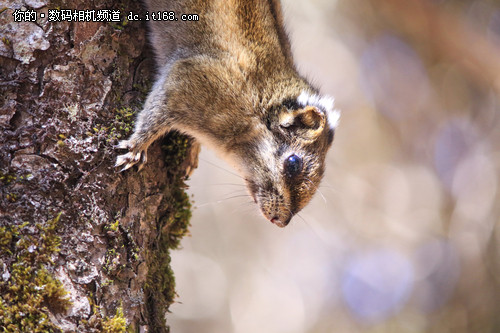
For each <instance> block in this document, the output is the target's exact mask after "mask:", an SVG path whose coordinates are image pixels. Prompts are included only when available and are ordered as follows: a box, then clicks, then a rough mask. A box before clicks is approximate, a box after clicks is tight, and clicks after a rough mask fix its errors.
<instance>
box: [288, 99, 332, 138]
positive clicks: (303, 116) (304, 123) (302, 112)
mask: <svg viewBox="0 0 500 333" xmlns="http://www.w3.org/2000/svg"><path fill="white" fill-rule="evenodd" d="M279 123H280V126H281V127H285V128H288V127H298V128H299V129H301V130H304V131H305V133H304V135H305V136H307V137H309V138H311V139H314V138H316V137H317V136H318V135H319V134H320V133H321V131H322V130H323V128H324V127H325V123H326V117H325V114H324V113H323V112H321V111H320V110H319V109H318V108H316V107H314V106H306V107H304V108H301V109H297V110H294V111H291V112H290V111H284V112H281V114H280V116H279Z"/></svg>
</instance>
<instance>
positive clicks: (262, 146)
mask: <svg viewBox="0 0 500 333" xmlns="http://www.w3.org/2000/svg"><path fill="white" fill-rule="evenodd" d="M145 4H146V10H148V11H149V12H161V11H167V10H168V11H169V12H174V13H176V15H177V13H190V14H193V13H196V14H197V15H198V17H199V20H198V21H175V20H170V21H159V20H158V21H149V29H150V41H151V44H152V45H153V49H154V51H155V55H156V63H157V66H158V75H157V78H156V81H155V83H154V85H153V87H152V90H151V92H150V93H149V95H148V97H147V98H146V101H145V103H144V107H143V109H142V111H141V112H140V113H139V114H138V116H137V120H136V124H135V128H134V132H133V134H132V135H131V136H130V138H129V139H128V140H123V141H121V142H120V143H119V144H118V148H120V149H127V150H128V153H126V154H124V155H120V156H118V158H117V161H116V166H123V169H122V170H126V169H128V168H130V167H131V166H133V165H135V164H139V165H140V167H142V164H143V163H145V162H146V160H147V155H146V152H147V149H148V147H149V145H150V144H151V143H152V142H153V141H155V140H156V139H158V138H159V137H161V136H162V135H164V134H165V133H166V132H168V131H170V130H177V131H179V132H181V133H185V134H187V135H189V136H191V137H193V138H195V139H196V140H198V141H199V142H200V143H202V145H205V146H208V147H210V148H212V149H214V150H215V151H216V152H217V153H218V154H219V155H220V156H221V157H222V158H225V159H226V160H228V161H229V162H230V163H231V164H232V165H233V166H234V167H235V168H236V170H238V172H239V173H240V174H241V175H242V176H243V178H244V179H245V182H246V185H247V188H248V191H249V193H250V195H251V196H252V198H253V200H254V201H255V203H256V204H257V205H258V206H259V208H260V210H261V212H262V214H263V215H264V217H265V218H267V219H268V220H270V221H271V222H272V223H274V224H276V225H277V226H279V227H285V226H286V225H288V223H289V222H290V220H291V218H292V217H293V216H294V215H295V214H296V213H297V212H299V211H300V210H301V209H302V208H303V207H304V206H305V205H306V204H307V203H308V202H309V201H310V200H311V198H312V196H313V195H314V193H315V192H316V189H317V188H318V186H319V183H320V180H321V178H322V177H323V173H324V169H325V155H326V153H327V150H328V149H329V147H330V146H331V144H332V141H333V137H334V131H335V128H336V127H337V124H338V121H339V118H340V113H339V111H337V110H335V109H334V100H333V98H331V97H328V96H322V95H320V94H319V91H318V89H317V88H315V87H313V86H312V85H311V84H310V83H309V82H308V81H307V80H306V79H305V78H303V77H302V76H301V75H299V74H298V72H297V70H296V68H295V65H294V62H293V58H292V52H291V47H290V42H289V39H288V36H287V34H286V32H285V29H284V24H283V16H282V11H281V4H280V2H279V0H146V1H145Z"/></svg>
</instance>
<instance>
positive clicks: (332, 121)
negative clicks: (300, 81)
mask: <svg viewBox="0 0 500 333" xmlns="http://www.w3.org/2000/svg"><path fill="white" fill-rule="evenodd" d="M297 102H298V103H299V104H300V105H301V106H302V107H306V106H308V105H310V106H315V107H317V108H319V109H320V110H325V111H326V118H327V120H328V124H329V125H330V128H331V129H332V130H333V129H335V128H337V126H338V124H339V120H340V111H339V110H336V109H334V105H335V99H334V98H333V97H330V96H319V95H317V94H312V95H311V94H309V93H307V92H305V91H302V92H301V93H300V95H299V97H297Z"/></svg>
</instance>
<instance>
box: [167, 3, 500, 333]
mask: <svg viewBox="0 0 500 333" xmlns="http://www.w3.org/2000/svg"><path fill="white" fill-rule="evenodd" d="M283 7H284V9H285V20H286V23H287V27H288V30H289V32H290V36H291V40H292V46H293V53H294V55H295V60H296V63H297V67H298V69H299V71H300V72H301V73H302V74H303V75H304V76H306V77H307V78H309V79H310V80H311V81H312V82H314V83H315V84H316V85H317V86H319V87H321V90H322V92H323V93H327V94H330V95H332V96H334V97H335V100H336V106H337V107H338V108H339V109H341V110H342V118H341V123H340V126H339V128H338V131H337V132H336V135H335V142H334V146H333V148H332V150H331V151H330V152H329V154H328V156H327V162H326V163H327V170H326V174H325V178H324V180H323V182H322V184H321V186H320V188H319V191H320V192H321V193H318V194H317V195H316V196H315V198H314V199H313V200H312V202H311V203H310V204H309V205H308V206H307V207H306V208H305V209H304V210H303V211H302V212H300V214H299V216H296V217H295V218H294V219H293V220H292V223H291V224H290V225H289V226H288V227H287V228H285V229H279V228H276V227H275V226H274V225H272V224H271V223H269V222H267V221H266V220H264V219H263V218H262V217H261V215H260V213H259V212H258V210H257V208H256V207H255V205H254V204H253V202H252V200H251V198H250V197H248V196H247V195H246V189H245V186H244V183H243V180H242V179H240V178H239V177H237V176H235V175H234V174H233V169H232V168H231V167H230V166H229V165H227V164H225V163H224V162H223V161H222V160H220V159H218V158H217V157H216V156H215V155H214V154H213V153H212V152H210V151H208V150H206V149H204V150H202V154H201V157H200V166H199V168H198V169H197V170H195V172H194V174H193V177H192V179H191V180H190V186H191V188H190V191H191V193H193V195H194V201H195V206H196V207H198V208H196V209H195V211H194V216H193V219H192V227H191V233H192V237H189V238H186V239H184V240H183V242H182V246H183V249H182V250H181V251H178V252H175V253H173V255H172V256H173V262H172V265H173V269H174V271H175V272H176V278H177V286H178V288H177V292H178V294H179V298H178V302H179V303H178V304H175V305H174V306H173V307H172V308H171V311H172V313H169V314H168V315H167V320H168V322H169V324H170V325H171V327H172V329H171V331H172V332H186V333H189V332H193V333H194V332H196V333H198V332H204V333H205V332H208V333H210V332H214V333H215V332H217V333H218V332H228V333H246V332H252V333H253V332H260V333H280V332H283V333H284V332H287V333H294V332H297V333H323V332H325V333H326V332H327V333H337V332H339V333H344V332H349V333H358V332H359V333H367V332H370V333H371V332H384V333H391V332H394V333H406V332H408V333H420V332H431V333H432V332H436V333H442V332H454V333H455V332H457V333H462V332H463V333H468V332H500V317H499V316H498V309H500V194H499V185H500V96H499V95H500V56H499V55H500V3H498V1H486V0H474V1H459V0H439V1H436V0H336V1H331V0H284V1H283ZM226 170H229V172H228V171H226Z"/></svg>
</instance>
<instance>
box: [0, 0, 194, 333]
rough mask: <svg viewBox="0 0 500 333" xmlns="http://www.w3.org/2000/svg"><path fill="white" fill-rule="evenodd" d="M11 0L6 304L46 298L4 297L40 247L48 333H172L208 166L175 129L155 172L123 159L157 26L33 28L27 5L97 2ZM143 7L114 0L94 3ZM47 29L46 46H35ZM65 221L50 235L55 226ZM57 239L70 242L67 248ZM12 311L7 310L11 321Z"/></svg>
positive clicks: (1, 53)
mask: <svg viewBox="0 0 500 333" xmlns="http://www.w3.org/2000/svg"><path fill="white" fill-rule="evenodd" d="M7 5H8V7H7V8H6V9H5V10H3V11H1V12H0V26H1V28H0V37H1V38H0V44H1V45H0V96H2V98H0V242H1V245H0V246H2V251H0V273H1V274H0V275H1V276H0V282H1V283H2V285H1V288H3V289H2V293H1V296H0V297H2V300H1V301H2V303H1V304H3V305H2V309H7V307H6V306H4V305H5V304H10V305H9V307H10V306H19V305H20V304H18V303H29V304H32V303H30V302H31V301H30V302H24V301H23V299H21V298H18V299H17V300H14V301H13V299H12V298H9V299H6V297H7V295H8V293H4V292H3V291H6V290H7V289H6V288H9V287H8V286H15V285H18V280H17V279H18V278H17V275H16V274H17V273H15V271H16V270H15V268H16V266H15V265H16V263H17V262H19V260H21V259H23V258H24V257H23V256H25V255H26V256H28V255H29V258H31V259H30V260H34V261H33V267H35V268H36V269H35V268H34V269H33V270H32V272H31V273H30V274H34V275H33V276H32V277H30V278H32V279H35V280H36V279H38V280H37V281H39V282H40V283H42V284H43V285H44V286H47V287H43V290H45V291H46V292H47V293H46V294H42V295H41V296H36V297H35V298H36V300H37V301H40V304H41V306H40V309H41V315H40V316H41V317H40V318H41V319H40V320H41V322H43V323H46V325H48V326H47V327H50V329H48V331H51V330H53V331H59V330H60V331H76V332H78V331H80V332H100V331H106V330H108V331H109V330H110V329H111V328H110V327H119V325H118V324H119V323H123V320H121V319H120V320H119V318H123V319H124V320H125V322H126V326H127V329H129V330H132V331H136V330H139V329H141V328H142V329H150V331H151V330H152V331H155V332H162V331H167V329H168V328H167V325H166V323H165V321H164V314H165V312H166V309H167V307H168V304H170V303H171V302H172V300H173V297H174V295H175V293H174V289H173V288H174V281H173V276H172V275H171V270H170V267H169V262H170V258H169V250H170V249H172V248H174V247H176V246H178V243H179V239H180V238H181V237H182V236H183V235H184V234H185V233H186V232H187V227H188V224H189V217H190V204H189V198H188V197H187V194H186V193H185V191H184V187H185V185H184V179H185V177H186V175H187V174H189V172H190V171H191V170H192V169H193V168H194V167H196V158H197V152H198V145H197V144H194V143H193V142H192V141H191V139H188V138H186V137H184V136H182V135H180V134H178V133H171V134H169V135H167V136H166V138H164V139H163V140H159V142H156V143H155V144H153V145H152V146H151V147H150V149H149V152H148V156H149V161H148V163H147V164H146V165H145V167H144V169H143V170H142V171H140V172H137V170H128V171H126V172H124V173H118V172H117V170H115V168H114V167H113V165H114V160H115V158H116V154H117V152H116V150H115V148H114V146H115V145H116V144H117V142H118V140H120V139H122V138H124V137H126V136H128V135H129V133H130V131H131V129H132V128H133V121H134V117H135V116H134V115H135V113H137V112H138V111H139V110H140V108H141V105H142V102H143V100H144V98H145V96H146V93H147V91H148V89H149V86H150V85H151V78H152V77H153V75H154V66H153V61H152V60H151V59H152V54H151V50H150V49H149V48H148V46H147V43H146V38H145V27H144V25H143V24H141V23H140V22H129V23H128V24H113V25H112V24H110V23H108V22H67V21H62V22H48V21H47V20H46V19H44V20H38V21H37V22H25V23H26V24H22V25H20V24H18V22H13V19H12V13H13V11H14V10H15V9H23V8H28V9H35V10H36V11H37V12H38V13H42V12H43V13H45V14H46V13H47V10H48V9H49V8H72V9H76V8H87V7H88V3H87V2H84V1H76V2H71V3H70V2H65V1H58V2H57V3H55V2H51V1H46V2H43V1H37V2H36V5H35V2H34V1H29V2H26V1H25V2H24V3H18V2H16V3H14V2H12V1H8V3H7ZM32 6H36V7H32ZM139 6H140V4H139V3H135V2H126V3H125V2H117V1H104V2H102V3H99V4H98V5H97V4H96V8H89V9H100V8H103V9H104V8H105V9H120V10H122V12H123V13H125V12H126V11H136V12H139V11H141V8H140V7H139ZM33 31H36V34H37V36H38V37H37V38H38V39H37V40H39V41H43V43H42V42H41V44H39V46H40V47H38V46H36V45H38V44H33V45H30V47H28V48H27V47H25V46H24V45H25V37H26V34H30V33H32V32H33ZM19 50H22V52H21V51H19ZM56 220H57V224H56V225H57V227H55V228H54V229H51V230H52V231H51V232H52V233H53V237H54V238H50V237H49V238H47V236H44V235H45V234H44V231H43V230H45V229H44V228H46V227H47V226H49V225H52V224H51V223H52V222H51V221H56ZM37 226H38V227H37ZM8 235H10V236H8ZM9 237H10V238H9ZM44 237H45V238H44ZM53 239H60V243H58V242H56V243H58V247H57V249H56V247H55V245H54V241H53ZM47 242H48V243H47ZM4 243H5V245H4ZM49 243H50V244H51V245H50V246H49V245H47V244H49ZM35 247H36V249H35ZM48 248H52V250H53V251H51V252H50V251H48ZM42 249H43V251H42ZM30 251H32V252H30ZM42 259H43V260H42ZM23 260H24V259H23ZM153 263H154V264H153ZM151 267H153V269H151ZM37 272H38V273H37ZM25 278H26V277H24V279H25ZM32 287H33V288H34V289H37V288H42V287H40V286H39V285H36V284H35V285H34V286H32ZM14 288H16V287H14ZM43 290H42V289H41V291H43ZM63 290H64V291H65V292H66V293H67V294H66V295H64V292H63ZM26 296H27V295H26ZM9 297H10V296H9ZM19 297H21V296H19ZM58 303H61V304H64V306H62V305H61V306H56V304H58ZM118 314H120V316H119V317H117V316H118ZM43 316H46V318H47V319H46V320H45V319H43V318H45V317H43ZM42 317H43V318H42ZM115 319H116V320H115ZM9 320H10V319H7V316H6V315H5V312H4V313H3V315H2V313H1V312H0V330H1V329H2V328H4V327H6V325H10V324H11V322H10V321H9ZM20 320H22V318H21V319H20ZM109 320H110V321H109ZM106 323H108V324H106ZM115 324H116V325H118V326H116V325H115ZM106 327H107V328H106Z"/></svg>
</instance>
